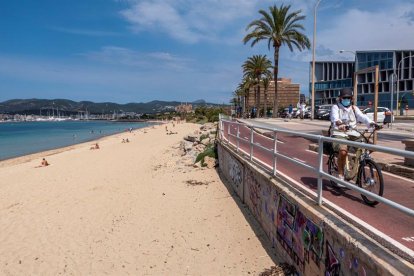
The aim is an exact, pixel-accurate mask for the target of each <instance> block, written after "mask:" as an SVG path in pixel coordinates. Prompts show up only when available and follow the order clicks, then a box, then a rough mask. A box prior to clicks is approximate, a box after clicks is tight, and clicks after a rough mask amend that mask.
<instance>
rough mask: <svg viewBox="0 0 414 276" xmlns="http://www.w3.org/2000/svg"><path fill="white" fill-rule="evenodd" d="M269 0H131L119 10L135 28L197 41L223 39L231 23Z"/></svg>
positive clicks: (191, 41) (183, 39)
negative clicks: (124, 7)
mask: <svg viewBox="0 0 414 276" xmlns="http://www.w3.org/2000/svg"><path fill="white" fill-rule="evenodd" d="M267 2H269V3H271V2H272V1H268V0H266V1H259V0H233V1H218V0H205V1H191V0H178V1H172V0H165V1H160V0H146V1H129V3H130V7H129V8H127V9H125V10H123V11H121V12H120V13H121V15H122V17H124V18H125V19H126V20H127V21H128V22H129V23H130V24H131V28H132V30H134V31H135V32H142V31H159V32H162V33H164V34H166V35H167V36H170V37H172V38H174V39H176V40H178V41H181V42H185V43H197V42H200V41H220V40H221V38H223V37H225V36H226V35H228V34H226V35H224V34H222V32H226V31H228V27H229V26H230V25H232V24H236V23H237V22H236V21H237V20H238V19H240V18H245V17H247V16H250V15H253V14H255V13H257V11H258V8H257V5H258V4H259V3H260V4H261V5H263V4H264V3H267ZM247 23H248V21H246V22H245V24H246V25H247ZM239 24H240V23H239Z"/></svg>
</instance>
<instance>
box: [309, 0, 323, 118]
mask: <svg viewBox="0 0 414 276" xmlns="http://www.w3.org/2000/svg"><path fill="white" fill-rule="evenodd" d="M320 2H321V0H318V1H317V2H316V4H315V8H314V12H313V43H312V112H311V120H313V119H314V115H315V45H316V11H317V9H318V6H319V3H320Z"/></svg>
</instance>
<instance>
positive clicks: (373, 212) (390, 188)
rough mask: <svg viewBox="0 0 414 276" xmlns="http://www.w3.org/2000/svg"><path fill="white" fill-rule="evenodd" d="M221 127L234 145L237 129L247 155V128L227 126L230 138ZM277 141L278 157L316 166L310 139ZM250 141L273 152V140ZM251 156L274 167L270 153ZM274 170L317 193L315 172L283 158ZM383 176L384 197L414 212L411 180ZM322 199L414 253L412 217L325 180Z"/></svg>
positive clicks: (280, 137) (256, 136)
mask: <svg viewBox="0 0 414 276" xmlns="http://www.w3.org/2000/svg"><path fill="white" fill-rule="evenodd" d="M223 126H224V129H223V130H224V131H223V133H224V136H225V138H226V139H228V140H229V142H230V143H231V144H233V145H234V146H236V145H237V139H236V138H235V137H232V135H237V129H239V131H240V133H239V137H240V138H241V139H245V140H247V141H240V140H239V148H240V150H242V151H244V152H246V153H250V135H251V130H250V128H248V127H246V126H242V125H240V126H239V127H238V126H237V125H236V124H232V125H231V127H230V133H231V134H232V135H230V136H229V135H228V131H229V129H228V127H229V124H228V123H224V124H223ZM277 140H278V143H277V151H278V152H279V153H280V154H283V155H286V156H288V157H290V158H295V159H296V160H297V161H300V162H303V163H306V164H307V165H310V166H312V167H317V165H318V159H317V158H318V155H317V153H314V152H311V151H308V146H309V144H310V143H311V142H310V141H309V140H307V139H304V138H301V137H294V136H290V135H287V134H281V133H279V134H277ZM253 141H254V143H255V144H256V145H257V144H259V145H261V146H262V147H264V148H267V149H269V150H271V151H273V147H274V141H273V139H272V138H269V137H267V136H264V135H262V134H260V133H258V132H255V131H254V132H253ZM253 156H254V158H255V159H258V160H260V161H261V162H263V163H265V164H267V165H268V166H270V167H272V166H273V154H272V152H269V151H267V150H264V149H261V148H260V147H258V146H254V147H253ZM277 170H278V171H280V172H281V173H283V174H284V175H287V176H288V177H290V178H291V179H293V180H294V181H296V182H297V183H299V185H303V186H305V187H307V188H309V189H311V190H314V191H315V192H316V190H317V175H316V173H315V172H313V171H310V170H308V169H306V168H304V167H302V166H300V165H297V164H294V163H292V162H290V161H288V160H283V159H282V158H278V160H277ZM324 171H325V172H327V157H326V156H325V157H324ZM383 177H384V195H383V196H384V197H385V198H387V199H390V200H392V201H395V202H397V203H399V204H402V205H404V206H406V207H408V208H411V209H414V199H413V198H414V181H411V180H408V179H405V178H401V177H398V176H393V175H391V174H388V173H383ZM323 198H324V200H329V201H330V202H332V203H334V204H336V205H337V206H339V207H340V208H342V209H344V210H346V211H347V212H349V213H351V214H352V215H354V216H355V217H357V218H359V219H360V220H362V221H364V222H365V223H367V224H369V225H370V226H372V227H374V228H376V229H377V230H379V231H381V232H382V233H384V234H385V235H387V236H389V237H391V238H392V239H394V240H395V241H397V242H399V243H401V244H403V245H404V246H406V247H407V248H409V249H411V250H414V218H412V217H411V216H409V215H406V214H404V213H402V212H400V211H398V210H396V209H394V208H392V207H389V206H387V205H385V204H382V203H379V204H378V205H376V206H375V207H371V206H368V205H366V204H365V203H364V201H363V200H362V198H361V195H360V194H359V193H357V192H354V191H352V190H349V189H337V188H334V187H332V186H331V184H330V182H329V181H328V180H324V181H323Z"/></svg>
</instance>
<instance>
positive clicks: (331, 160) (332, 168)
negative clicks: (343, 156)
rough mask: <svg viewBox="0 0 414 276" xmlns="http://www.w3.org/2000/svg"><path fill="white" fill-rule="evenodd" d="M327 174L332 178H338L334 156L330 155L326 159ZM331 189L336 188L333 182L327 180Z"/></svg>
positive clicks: (336, 162)
mask: <svg viewBox="0 0 414 276" xmlns="http://www.w3.org/2000/svg"><path fill="white" fill-rule="evenodd" d="M328 173H329V174H330V175H332V176H335V177H338V161H337V157H336V156H335V154H331V155H330V156H329V159H328ZM329 181H330V182H331V185H332V186H333V187H338V185H337V184H336V182H335V181H332V180H329Z"/></svg>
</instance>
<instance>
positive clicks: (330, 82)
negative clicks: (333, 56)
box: [309, 61, 355, 105]
mask: <svg viewBox="0 0 414 276" xmlns="http://www.w3.org/2000/svg"><path fill="white" fill-rule="evenodd" d="M354 65H355V62H353V61H318V62H315V104H316V105H321V104H333V103H335V102H336V98H337V97H338V95H339V91H340V90H341V89H342V88H344V87H352V85H353V80H352V78H353V75H354ZM309 69H310V72H311V73H310V79H311V77H312V75H311V74H312V63H311V65H310V68H309ZM309 95H312V83H310V85H309ZM311 97H312V96H311Z"/></svg>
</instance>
